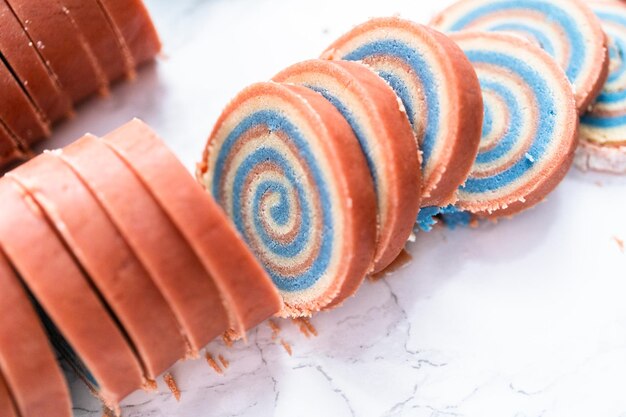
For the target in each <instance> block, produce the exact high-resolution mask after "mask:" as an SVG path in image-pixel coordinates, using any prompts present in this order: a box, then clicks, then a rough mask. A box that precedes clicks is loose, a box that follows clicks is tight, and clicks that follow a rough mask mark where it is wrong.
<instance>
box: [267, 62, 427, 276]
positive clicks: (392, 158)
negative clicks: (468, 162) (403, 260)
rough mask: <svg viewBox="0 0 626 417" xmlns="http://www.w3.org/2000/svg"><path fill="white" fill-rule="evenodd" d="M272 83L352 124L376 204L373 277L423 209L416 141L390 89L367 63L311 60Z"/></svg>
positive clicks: (398, 247)
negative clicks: (315, 97)
mask: <svg viewBox="0 0 626 417" xmlns="http://www.w3.org/2000/svg"><path fill="white" fill-rule="evenodd" d="M274 81H277V82H284V83H289V84H297V85H303V86H305V87H307V88H310V89H312V90H314V91H317V92H319V93H320V94H322V95H323V96H324V97H325V98H326V99H327V100H328V101H330V102H331V103H332V104H333V105H334V106H335V107H336V108H337V110H339V112H340V113H341V114H342V115H343V116H344V117H345V119H346V120H347V121H348V123H349V124H350V126H351V127H352V130H353V131H354V135H355V136H356V138H357V139H358V141H359V145H360V146H361V149H362V151H363V154H364V155H365V158H366V160H367V165H368V168H369V170H370V174H371V175H372V179H373V180H374V187H375V188H376V196H377V200H378V225H379V227H378V243H377V248H376V255H375V257H374V266H373V269H372V273H377V272H380V271H382V270H383V269H385V268H386V267H388V266H389V265H390V264H391V263H392V262H393V261H394V260H395V259H396V258H397V257H398V255H399V254H400V252H401V251H402V248H404V245H405V244H406V242H407V240H408V239H409V237H410V235H411V233H412V230H413V225H414V223H415V218H416V217H417V213H418V211H419V207H420V197H421V179H420V173H421V169H420V161H419V158H418V153H417V142H416V140H415V136H413V130H412V129H411V124H410V123H409V120H408V118H407V116H406V113H405V112H404V111H403V108H402V106H399V105H398V98H397V96H396V94H395V93H394V91H393V90H392V89H391V87H390V86H389V85H388V84H387V83H386V82H385V81H384V80H383V79H382V78H380V77H379V76H378V75H376V74H375V73H374V72H373V71H371V70H370V69H369V68H367V67H366V66H365V65H362V64H359V63H356V62H348V61H326V60H319V59H315V60H311V61H305V62H300V63H298V64H295V65H292V66H291V67H289V68H287V69H285V70H283V71H281V72H280V74H278V75H276V76H275V77H274Z"/></svg>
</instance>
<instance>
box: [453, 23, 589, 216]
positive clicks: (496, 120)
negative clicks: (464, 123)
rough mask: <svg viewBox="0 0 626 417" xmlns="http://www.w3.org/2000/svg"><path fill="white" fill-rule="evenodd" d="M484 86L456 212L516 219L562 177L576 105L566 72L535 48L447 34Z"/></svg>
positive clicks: (489, 36)
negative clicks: (478, 134)
mask: <svg viewBox="0 0 626 417" xmlns="http://www.w3.org/2000/svg"><path fill="white" fill-rule="evenodd" d="M452 39H453V40H455V41H456V42H457V43H458V44H459V46H460V47H461V48H462V49H463V51H464V52H465V54H466V55H467V56H468V58H469V59H470V61H471V62H472V64H473V65H474V68H475V69H476V72H477V74H478V78H479V80H480V83H481V87H482V90H483V97H484V103H485V123H484V126H483V136H482V141H481V145H480V151H479V154H478V157H477V158H476V161H475V163H474V167H473V168H472V173H471V174H470V177H469V178H468V180H467V182H466V183H465V185H464V186H462V187H461V188H460V190H459V201H458V203H457V208H459V209H461V210H465V211H469V212H472V213H475V214H478V215H480V216H482V217H492V218H495V217H501V216H508V215H512V214H515V213H517V212H519V211H521V210H523V209H526V208H529V207H531V206H533V205H535V204H537V203H538V202H540V201H541V200H542V199H543V198H544V197H545V196H546V195H547V194H548V193H549V192H550V191H552V189H554V188H555V187H556V185H557V184H558V183H559V182H560V181H561V179H562V178H563V177H564V176H565V174H566V172H567V170H568V169H569V167H570V165H571V162H572V158H573V155H574V150H575V148H576V142H577V138H576V135H577V125H578V118H577V114H576V106H575V99H574V96H573V94H572V89H571V87H570V84H569V82H568V80H567V78H566V76H565V74H564V72H563V70H562V69H561V68H560V67H559V66H558V64H556V63H555V61H554V60H553V59H552V58H551V57H550V56H549V55H548V54H547V53H545V52H544V51H542V50H541V49H540V48H538V47H536V46H534V45H533V44H531V43H530V42H528V41H526V40H524V39H522V38H519V37H516V36H513V35H505V34H497V33H488V32H459V33H457V34H454V35H453V36H452Z"/></svg>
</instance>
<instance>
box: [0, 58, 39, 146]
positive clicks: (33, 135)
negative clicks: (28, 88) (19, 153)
mask: <svg viewBox="0 0 626 417" xmlns="http://www.w3.org/2000/svg"><path fill="white" fill-rule="evenodd" d="M0 91H1V92H2V99H1V100H0V119H1V120H2V122H3V123H4V124H5V126H6V128H7V130H8V131H9V132H10V133H11V134H12V135H13V137H14V138H15V144H16V146H17V147H18V148H21V149H27V148H28V145H29V144H32V143H35V142H37V141H38V140H40V139H43V138H45V137H47V136H49V135H50V126H48V124H47V123H46V121H45V120H43V119H42V117H41V115H40V114H39V113H38V112H37V109H36V108H35V106H33V103H32V102H31V101H30V100H29V99H28V96H27V95H26V93H25V92H24V90H22V87H21V86H20V84H19V81H17V80H16V79H15V78H14V77H13V74H12V73H11V70H10V69H9V67H7V66H6V65H5V63H4V62H3V61H1V60H0Z"/></svg>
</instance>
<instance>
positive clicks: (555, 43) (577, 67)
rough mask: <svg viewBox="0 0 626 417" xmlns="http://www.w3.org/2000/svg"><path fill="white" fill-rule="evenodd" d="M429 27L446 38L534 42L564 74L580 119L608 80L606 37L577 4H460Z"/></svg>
mask: <svg viewBox="0 0 626 417" xmlns="http://www.w3.org/2000/svg"><path fill="white" fill-rule="evenodd" d="M431 25H432V26H433V27H435V28H437V29H439V30H442V31H444V32H456V31H462V30H470V31H490V32H491V31H498V32H501V31H506V32H509V33H513V34H516V35H520V36H522V37H525V38H527V39H529V40H531V41H532V42H534V43H535V44H537V45H539V46H540V47H541V48H543V49H544V50H545V51H546V52H547V53H548V54H550V56H552V57H553V58H554V59H555V60H556V61H557V62H558V63H559V64H560V65H561V67H562V68H563V69H564V70H565V72H566V74H567V77H568V78H569V80H570V81H571V83H572V85H573V86H574V91H575V96H576V104H577V107H578V111H579V113H581V114H582V113H584V112H585V111H586V110H587V108H588V107H589V105H590V104H591V103H593V101H594V99H595V98H596V97H597V95H598V93H599V92H600V90H601V88H602V85H603V84H604V82H605V80H606V77H607V71H608V52H607V40H606V36H605V34H604V32H603V31H602V27H601V24H600V21H599V20H598V18H597V17H596V16H595V15H594V14H593V12H592V11H591V10H590V9H589V8H588V7H587V6H586V5H585V4H584V3H583V2H582V1H579V0H461V1H459V2H457V3H455V4H453V5H452V6H450V7H449V8H447V9H445V10H444V11H442V12H441V13H440V14H438V15H437V16H436V17H435V18H434V19H433V20H432V22H431Z"/></svg>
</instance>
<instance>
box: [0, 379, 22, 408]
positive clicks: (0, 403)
mask: <svg viewBox="0 0 626 417" xmlns="http://www.w3.org/2000/svg"><path fill="white" fill-rule="evenodd" d="M0 415H1V416H5V417H18V415H17V411H16V410H15V404H13V397H12V396H11V393H10V392H9V387H7V383H6V381H5V380H4V377H3V376H2V374H0Z"/></svg>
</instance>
